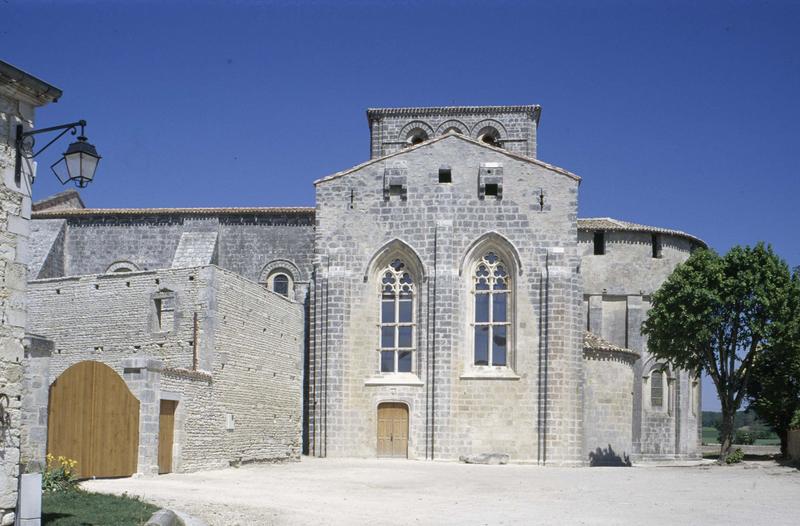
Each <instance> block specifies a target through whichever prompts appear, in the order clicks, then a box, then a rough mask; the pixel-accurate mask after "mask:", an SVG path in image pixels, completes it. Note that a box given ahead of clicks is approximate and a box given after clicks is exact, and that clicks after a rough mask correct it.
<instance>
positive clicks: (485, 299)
mask: <svg viewBox="0 0 800 526" xmlns="http://www.w3.org/2000/svg"><path fill="white" fill-rule="evenodd" d="M472 283H473V289H472V291H473V294H474V296H475V300H474V301H475V308H474V315H473V328H474V333H473V343H474V364H475V365H488V366H506V365H508V349H509V345H508V344H509V339H510V337H511V334H510V332H511V321H510V312H509V311H510V309H509V306H510V305H511V275H510V273H509V272H508V268H507V266H506V264H505V263H504V262H503V260H502V259H501V258H500V257H499V256H498V255H497V253H496V252H493V251H489V252H486V253H485V254H484V255H483V257H482V258H481V260H480V261H479V262H478V264H477V265H476V266H475V272H474V273H473V276H472Z"/></svg>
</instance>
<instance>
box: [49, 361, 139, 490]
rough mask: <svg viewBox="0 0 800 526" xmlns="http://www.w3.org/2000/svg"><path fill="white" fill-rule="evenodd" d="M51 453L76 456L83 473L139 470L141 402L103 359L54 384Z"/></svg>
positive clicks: (118, 474)
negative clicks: (137, 467)
mask: <svg viewBox="0 0 800 526" xmlns="http://www.w3.org/2000/svg"><path fill="white" fill-rule="evenodd" d="M47 419H48V420H47V452H48V453H49V454H52V455H53V456H55V457H58V456H64V457H67V458H70V459H73V460H77V461H78V465H77V467H76V471H77V474H78V477H79V478H90V477H127V476H130V475H132V474H133V473H135V472H136V466H137V463H138V450H139V401H138V400H137V399H136V397H135V396H133V394H131V392H130V390H129V389H128V386H127V385H125V382H124V381H123V380H122V378H121V377H120V376H119V375H118V374H117V373H116V372H115V371H114V370H113V369H112V368H111V367H109V366H107V365H105V364H102V363H99V362H92V361H86V362H80V363H77V364H75V365H73V366H72V367H70V368H69V369H67V370H66V371H64V372H63V373H62V374H61V376H59V377H58V378H57V379H56V381H55V382H53V385H51V386H50V399H49V404H48V409H47Z"/></svg>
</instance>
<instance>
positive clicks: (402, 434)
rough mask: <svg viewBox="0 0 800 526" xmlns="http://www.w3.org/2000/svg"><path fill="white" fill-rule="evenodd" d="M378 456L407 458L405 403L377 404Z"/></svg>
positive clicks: (406, 407) (406, 410)
mask: <svg viewBox="0 0 800 526" xmlns="http://www.w3.org/2000/svg"><path fill="white" fill-rule="evenodd" d="M378 456H379V457H386V458H408V406H406V405H405V404H398V403H385V404H380V405H379V406H378Z"/></svg>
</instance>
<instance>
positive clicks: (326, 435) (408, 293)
mask: <svg viewBox="0 0 800 526" xmlns="http://www.w3.org/2000/svg"><path fill="white" fill-rule="evenodd" d="M539 116H540V108H539V107H538V106H486V107H440V108H400V109H371V110H368V112H367V117H368V121H369V127H370V132H371V136H370V149H371V158H370V159H369V160H368V161H366V162H365V163H363V164H361V165H358V166H356V167H354V168H351V169H349V170H345V171H342V172H339V173H336V174H333V175H331V176H328V177H324V178H322V179H319V180H318V181H316V183H315V188H316V207H315V208H226V209H213V208H212V209H89V208H85V207H84V205H83V203H82V202H81V201H80V198H79V197H77V195H76V194H75V193H65V194H61V195H59V196H55V197H53V198H50V199H48V200H45V201H43V202H39V203H36V204H34V207H33V214H32V217H33V227H32V237H31V239H32V245H33V246H32V249H31V260H32V264H31V265H30V268H29V280H30V281H29V290H31V296H30V299H29V312H30V315H29V323H28V330H29V332H31V333H34V334H36V335H37V336H38V337H40V338H41V339H42V340H43V341H48V342H51V343H50V344H48V345H50V349H51V350H49V351H43V352H42V353H40V354H39V355H37V356H39V359H40V361H39V362H36V357H35V356H33V355H31V360H30V361H29V367H28V374H27V378H28V385H29V388H30V390H31V392H34V391H36V389H37V388H36V387H34V386H38V393H39V394H38V395H37V396H31V397H29V400H30V403H29V404H28V405H27V406H26V405H25V404H23V408H22V410H23V415H27V416H24V418H28V419H29V420H28V421H29V423H30V425H29V426H27V427H28V428H29V429H30V431H28V432H27V434H26V433H25V432H23V435H24V436H23V445H25V444H27V446H26V447H27V451H28V454H29V456H31V457H40V456H41V455H42V454H43V452H44V448H45V446H44V445H43V441H44V437H45V436H46V434H47V430H46V426H47V410H46V407H45V408H43V407H42V406H43V405H45V406H46V399H47V386H49V385H51V384H52V383H53V382H54V381H55V380H56V379H57V378H58V377H59V375H61V374H62V373H63V372H64V371H65V370H67V369H68V368H69V367H70V366H71V365H74V364H76V363H79V362H81V361H86V360H94V361H99V362H101V363H106V364H108V365H109V366H110V367H112V368H113V369H114V370H115V371H117V372H118V373H119V375H120V376H121V377H123V379H124V380H125V381H126V382H127V383H128V384H129V385H130V386H133V387H135V389H138V391H136V390H135V389H134V390H133V392H134V395H137V394H138V395H139V398H140V400H141V403H142V404H143V405H142V415H143V416H142V418H143V420H141V423H140V429H141V433H140V446H139V449H140V451H139V471H141V472H154V471H155V470H156V469H157V466H156V464H157V462H156V460H155V455H156V453H155V450H156V449H158V440H159V438H158V426H157V425H155V422H156V421H157V418H155V416H157V409H156V408H157V405H156V404H157V402H158V400H159V399H163V396H162V395H164V394H166V396H167V397H168V399H170V400H174V401H175V402H176V403H177V407H178V409H177V413H176V419H175V444H174V446H173V447H172V454H173V457H174V459H175V461H174V469H175V470H177V471H188V470H193V469H202V468H205V467H215V466H220V465H226V464H228V463H235V462H240V461H244V462H247V461H259V460H270V459H282V458H297V457H298V456H299V454H300V451H301V448H302V449H304V450H305V451H306V452H307V453H308V454H311V455H316V456H350V457H352V456H355V457H375V456H379V457H384V456H385V457H404V458H406V457H407V458H414V459H441V460H453V459H458V458H459V457H461V456H469V455H475V454H481V453H495V452H497V453H504V454H507V455H509V457H510V459H511V460H512V461H518V462H538V463H541V464H554V465H581V464H586V463H590V464H614V463H627V462H629V461H636V460H672V459H684V458H694V457H697V456H699V451H700V450H699V443H700V441H699V436H700V435H699V430H700V418H699V415H700V409H699V408H700V398H699V385H698V383H697V381H696V379H695V378H694V377H693V376H692V375H691V374H689V372H687V371H680V370H671V369H669V368H668V367H666V366H665V365H664V364H661V363H657V362H655V361H654V360H652V358H651V357H650V356H649V355H648V353H647V343H646V341H645V339H644V338H643V337H642V335H641V333H640V331H639V327H640V325H641V322H642V321H643V320H644V318H645V316H646V313H647V309H648V305H649V299H650V297H651V295H652V293H653V292H654V291H655V290H656V289H657V288H658V287H659V285H660V284H661V283H662V282H663V280H664V279H665V278H666V277H667V276H668V275H669V273H670V272H671V271H672V270H673V269H674V268H675V266H676V265H678V264H679V263H680V262H681V261H684V260H685V259H686V258H687V257H688V256H689V254H690V253H691V251H692V250H694V249H696V248H699V247H704V246H705V244H704V243H703V242H702V241H701V240H699V239H697V238H695V237H693V236H691V235H689V234H685V233H683V232H679V231H675V230H670V229H664V228H656V227H649V226H644V225H639V224H634V223H630V222H625V221H621V220H616V219H610V218H594V219H581V218H578V189H579V185H580V178H579V177H578V176H577V175H575V174H572V173H570V172H569V171H567V170H564V169H562V168H559V167H556V166H552V165H550V164H547V163H545V162H542V161H540V160H539V159H538V157H537V147H536V134H537V130H538V123H539ZM166 304H168V305H170V309H169V312H168V316H169V320H170V321H169V323H170V326H169V330H160V327H159V323H161V320H162V315H166V314H163V313H162V312H161V311H160V310H159V309H163V308H164V305H166ZM120 305H123V306H124V307H120ZM76 306H80V311H81V312H84V313H85V318H81V319H79V320H77V323H78V324H77V325H76V320H75V319H74V318H71V316H73V315H74V312H75V307H76ZM97 317H99V318H101V319H102V322H100V323H93V322H90V320H92V319H93V318H97ZM130 319H133V320H134V321H130ZM78 327H79V328H80V329H79V331H78V329H77V328H78ZM77 332H80V335H78V334H77ZM45 347H46V346H45ZM137 371H138V372H137ZM136 374H139V375H140V377H136V376H135V375H136ZM137 382H138V383H137ZM198 382H199V384H198ZM204 410H205V411H206V412H205V413H204ZM147 411H149V413H147V414H149V415H151V417H147V416H146V415H145V413H146V412H147ZM209 413H213V415H214V417H213V418H210V419H209ZM42 415H44V417H43V416H42ZM153 415H155V416H153ZM201 415H202V416H201ZM228 415H230V416H228ZM147 418H151V420H149V421H147ZM234 421H235V422H236V425H235V426H232V425H231V422H234ZM147 422H150V423H153V424H154V425H151V426H149V427H148V426H146V425H145V424H146V423H147ZM203 424H204V425H203ZM204 444H205V446H206V447H211V449H212V450H213V454H211V455H208V454H205V455H204V453H203V451H204ZM211 444H214V446H213V447H212V446H211ZM25 449H26V448H25V447H23V450H25ZM143 466H144V468H143Z"/></svg>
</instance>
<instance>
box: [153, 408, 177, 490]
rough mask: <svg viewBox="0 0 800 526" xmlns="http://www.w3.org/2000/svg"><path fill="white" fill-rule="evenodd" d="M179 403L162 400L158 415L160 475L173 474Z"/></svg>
mask: <svg viewBox="0 0 800 526" xmlns="http://www.w3.org/2000/svg"><path fill="white" fill-rule="evenodd" d="M177 405H178V402H176V401H173V400H161V410H160V411H159V415H158V473H159V475H160V474H163V473H172V442H173V437H174V432H175V407H177Z"/></svg>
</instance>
